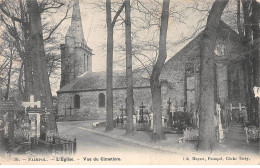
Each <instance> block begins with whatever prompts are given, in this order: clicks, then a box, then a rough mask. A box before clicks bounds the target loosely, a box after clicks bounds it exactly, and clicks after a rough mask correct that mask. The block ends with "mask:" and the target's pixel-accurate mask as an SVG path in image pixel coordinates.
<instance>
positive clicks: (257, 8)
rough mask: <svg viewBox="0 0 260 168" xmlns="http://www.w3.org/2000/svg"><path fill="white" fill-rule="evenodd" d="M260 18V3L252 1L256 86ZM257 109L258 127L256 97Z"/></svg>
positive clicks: (259, 75) (259, 72)
mask: <svg viewBox="0 0 260 168" xmlns="http://www.w3.org/2000/svg"><path fill="white" fill-rule="evenodd" d="M259 19H260V4H259V3H258V2H257V1H256V0H253V1H252V18H251V21H252V30H253V52H252V54H253V72H254V86H256V87H260V53H259V47H260V43H259V38H260V29H259ZM256 109H257V114H258V119H257V120H258V127H260V98H256ZM259 153H260V141H259Z"/></svg>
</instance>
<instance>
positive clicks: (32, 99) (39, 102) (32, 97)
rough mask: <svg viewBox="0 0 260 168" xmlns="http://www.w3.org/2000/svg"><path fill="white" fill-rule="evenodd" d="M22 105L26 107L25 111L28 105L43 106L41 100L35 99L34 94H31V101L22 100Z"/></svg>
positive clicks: (33, 106)
mask: <svg viewBox="0 0 260 168" xmlns="http://www.w3.org/2000/svg"><path fill="white" fill-rule="evenodd" d="M22 106H23V107H25V111H26V109H27V107H32V108H41V101H37V102H35V101H34V95H30V101H29V102H22Z"/></svg>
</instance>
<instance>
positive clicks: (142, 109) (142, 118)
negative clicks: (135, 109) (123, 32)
mask: <svg viewBox="0 0 260 168" xmlns="http://www.w3.org/2000/svg"><path fill="white" fill-rule="evenodd" d="M139 108H140V112H141V121H140V122H141V123H142V122H143V121H144V108H145V106H144V102H142V104H141V106H140V107H139Z"/></svg>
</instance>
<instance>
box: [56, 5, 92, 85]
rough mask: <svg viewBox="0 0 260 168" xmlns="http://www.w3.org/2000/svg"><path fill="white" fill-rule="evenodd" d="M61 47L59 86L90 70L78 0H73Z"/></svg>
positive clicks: (90, 53) (90, 65)
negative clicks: (68, 23)
mask: <svg viewBox="0 0 260 168" xmlns="http://www.w3.org/2000/svg"><path fill="white" fill-rule="evenodd" d="M60 49H61V82H60V88H61V87H63V86H65V85H66V84H68V83H70V82H71V81H73V80H74V79H75V78H76V77H77V76H79V75H81V74H83V73H84V72H87V71H88V72H92V55H93V54H92V49H90V48H89V47H88V45H87V43H86V40H85V38H84V32H83V27H82V21H81V14H80V7H79V0H74V4H73V11H72V19H71V25H70V27H69V29H68V31H67V34H66V36H65V44H61V45H60Z"/></svg>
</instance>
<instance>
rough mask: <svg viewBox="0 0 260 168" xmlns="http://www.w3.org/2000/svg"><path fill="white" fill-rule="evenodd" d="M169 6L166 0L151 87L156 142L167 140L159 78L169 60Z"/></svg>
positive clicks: (154, 138)
mask: <svg viewBox="0 0 260 168" xmlns="http://www.w3.org/2000/svg"><path fill="white" fill-rule="evenodd" d="M169 4H170V0H164V1H163V6H162V15H161V27H160V40H159V55H158V58H157V60H156V63H155V65H154V66H153V71H152V75H151V77H150V86H151V93H152V110H153V120H154V126H153V127H154V128H153V137H152V139H153V140H154V141H157V140H161V139H164V138H165V135H164V131H163V127H162V97H161V84H160V81H159V77H160V74H161V71H162V68H163V65H164V62H165V60H166V58H167V50H166V37H167V29H168V19H169Z"/></svg>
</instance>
